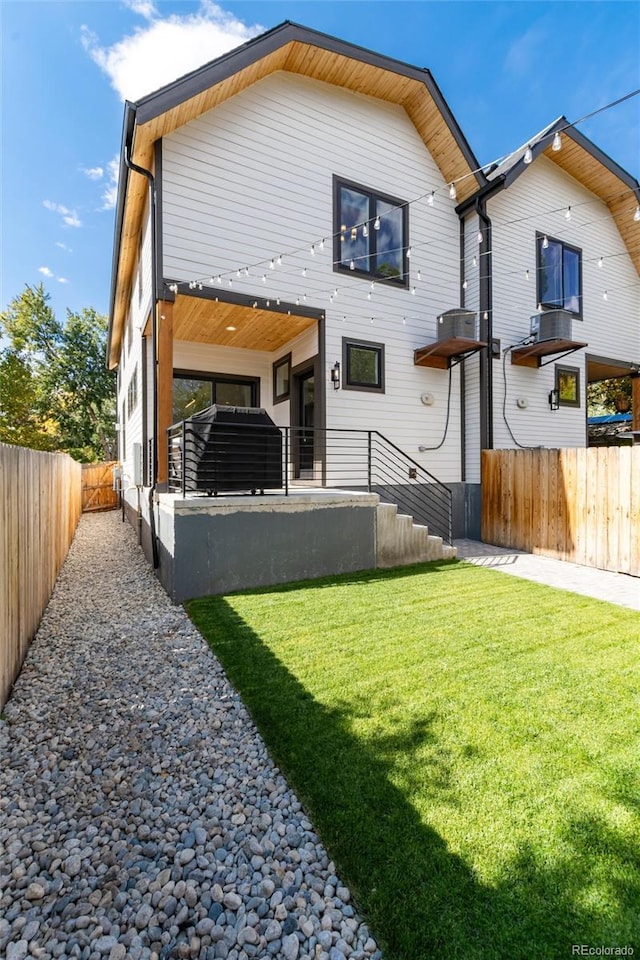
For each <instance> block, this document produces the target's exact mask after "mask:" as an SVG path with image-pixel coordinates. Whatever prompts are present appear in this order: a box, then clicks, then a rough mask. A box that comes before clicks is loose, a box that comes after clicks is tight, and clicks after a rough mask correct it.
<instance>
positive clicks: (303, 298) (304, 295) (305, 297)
mask: <svg viewBox="0 0 640 960" xmlns="http://www.w3.org/2000/svg"><path fill="white" fill-rule="evenodd" d="M302 300H303V302H304V303H306V302H307V295H306V293H303V294H302Z"/></svg>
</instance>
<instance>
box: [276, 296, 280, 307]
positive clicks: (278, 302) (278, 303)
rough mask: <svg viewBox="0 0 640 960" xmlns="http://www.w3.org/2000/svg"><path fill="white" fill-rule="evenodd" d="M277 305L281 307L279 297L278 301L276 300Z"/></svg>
mask: <svg viewBox="0 0 640 960" xmlns="http://www.w3.org/2000/svg"><path fill="white" fill-rule="evenodd" d="M276 304H277V305H278V306H280V297H278V299H277V300H276Z"/></svg>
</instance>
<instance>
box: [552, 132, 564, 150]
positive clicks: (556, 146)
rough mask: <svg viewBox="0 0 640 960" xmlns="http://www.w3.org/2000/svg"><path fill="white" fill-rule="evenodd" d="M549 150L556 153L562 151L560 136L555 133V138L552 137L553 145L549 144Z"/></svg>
mask: <svg viewBox="0 0 640 960" xmlns="http://www.w3.org/2000/svg"><path fill="white" fill-rule="evenodd" d="M551 149H552V150H555V151H556V153H557V152H558V150H562V138H561V136H560V134H559V133H558V132H556V134H555V136H554V138H553V143H552V144H551Z"/></svg>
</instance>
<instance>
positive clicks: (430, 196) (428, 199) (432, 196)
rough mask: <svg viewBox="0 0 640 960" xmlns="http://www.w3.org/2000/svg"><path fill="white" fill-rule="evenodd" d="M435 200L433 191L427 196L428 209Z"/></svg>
mask: <svg viewBox="0 0 640 960" xmlns="http://www.w3.org/2000/svg"><path fill="white" fill-rule="evenodd" d="M435 199H436V192H435V190H432V191H431V193H430V194H429V196H428V197H427V203H428V204H429V206H430V207H432V206H433V204H434V201H435Z"/></svg>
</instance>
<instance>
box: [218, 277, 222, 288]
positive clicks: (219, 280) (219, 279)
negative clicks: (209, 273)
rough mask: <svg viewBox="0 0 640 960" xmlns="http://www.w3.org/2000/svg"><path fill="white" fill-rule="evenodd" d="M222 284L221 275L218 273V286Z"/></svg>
mask: <svg viewBox="0 0 640 960" xmlns="http://www.w3.org/2000/svg"><path fill="white" fill-rule="evenodd" d="M221 284H222V277H221V276H220V274H218V286H220V285H221Z"/></svg>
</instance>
